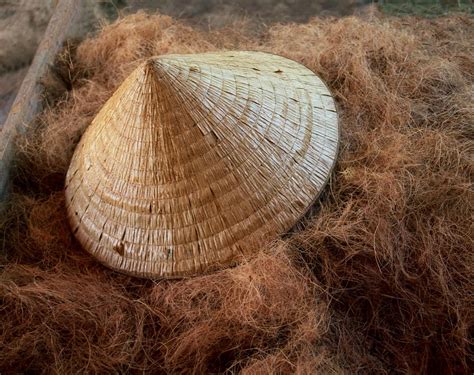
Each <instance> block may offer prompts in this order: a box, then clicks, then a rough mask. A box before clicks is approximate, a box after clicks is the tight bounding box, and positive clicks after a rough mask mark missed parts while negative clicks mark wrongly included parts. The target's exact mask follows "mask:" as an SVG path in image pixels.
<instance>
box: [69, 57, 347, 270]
mask: <svg viewBox="0 0 474 375" xmlns="http://www.w3.org/2000/svg"><path fill="white" fill-rule="evenodd" d="M338 136H339V132H338V119H337V114H336V109H335V105H334V101H333V99H332V97H331V95H330V93H329V92H328V90H327V88H326V86H325V85H324V83H323V82H322V81H321V80H320V79H319V78H318V77H317V76H316V75H315V74H314V73H312V72H311V71H310V70H309V69H307V68H305V67H304V66H302V65H300V64H298V63H296V62H294V61H291V60H288V59H286V58H283V57H280V56H276V55H271V54H267V53H261V52H220V53H204V54H195V55H166V56H160V57H155V58H151V59H149V60H148V61H146V62H145V63H143V64H142V65H140V66H139V67H138V68H137V69H136V70H135V71H134V72H133V73H132V74H131V75H130V76H129V77H128V78H127V79H126V80H125V81H124V82H123V83H122V85H121V86H120V87H119V88H118V90H117V91H116V92H115V93H114V95H113V96H112V97H111V98H110V99H109V100H108V101H107V103H106V104H105V105H104V106H103V108H102V109H101V111H100V112H99V113H98V115H97V116H96V117H95V119H94V120H93V122H92V124H91V125H90V126H89V128H88V129H87V130H86V132H85V133H84V135H83V137H82V139H81V141H80V143H79V145H78V146H77V148H76V151H75V153H74V156H73V159H72V161H71V165H70V168H69V171H68V174H67V177H66V204H67V209H68V217H69V220H70V223H71V226H72V229H73V231H74V233H75V235H76V237H77V238H78V240H79V241H80V243H81V244H82V246H83V247H84V248H85V249H86V250H87V251H89V252H90V253H92V254H93V255H94V256H95V257H96V258H97V259H98V260H99V261H101V262H102V263H104V264H105V265H107V266H109V267H111V268H112V269H115V270H118V271H121V272H125V273H128V274H131V275H135V276H140V277H149V278H159V277H182V276H189V275H195V274H199V273H203V272H209V271H210V270H212V269H215V268H218V267H222V266H223V265H228V264H231V263H233V262H235V261H238V259H239V258H240V257H241V256H242V255H249V254H251V253H252V252H255V251H257V250H258V247H259V245H261V244H262V242H263V241H268V240H270V239H272V238H275V237H276V236H277V235H278V234H281V233H283V232H284V231H287V230H288V229H290V228H291V227H292V226H293V225H294V224H295V222H296V221H297V220H298V219H299V218H300V217H301V216H302V215H303V214H304V213H305V212H306V211H307V209H308V208H309V207H310V206H311V204H312V203H313V202H314V200H315V199H316V197H317V195H318V194H319V192H320V191H321V190H322V188H323V186H324V184H325V183H326V181H327V179H328V177H329V175H330V172H331V169H332V166H333V164H334V161H335V158H336V153H337V146H338Z"/></svg>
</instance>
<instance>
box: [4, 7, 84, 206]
mask: <svg viewBox="0 0 474 375" xmlns="http://www.w3.org/2000/svg"><path fill="white" fill-rule="evenodd" d="M84 9H85V8H84V0H60V1H59V2H58V5H57V6H56V9H55V11H54V13H53V15H52V17H51V20H50V21H49V24H48V27H47V29H46V31H45V34H44V37H43V40H42V41H41V43H40V45H39V47H38V49H37V51H36V55H35V57H34V59H33V62H32V63H31V66H30V68H29V70H28V73H27V74H26V77H25V79H24V80H23V83H22V85H21V87H20V90H19V91H18V94H17V97H16V99H15V101H14V103H13V105H12V107H11V109H10V113H9V114H8V117H7V120H6V122H5V124H4V127H3V129H2V130H1V132H0V208H1V207H2V206H3V203H4V202H5V200H6V197H7V195H8V190H9V181H10V174H11V171H12V166H13V163H14V159H15V140H16V138H17V136H18V135H21V134H24V133H25V132H26V130H27V129H28V128H29V127H30V126H31V124H32V123H33V121H34V119H35V116H36V115H37V114H38V113H40V112H41V110H42V109H43V93H44V88H43V85H42V84H41V81H42V79H43V78H45V77H47V75H48V72H49V71H50V69H51V67H52V65H53V63H54V59H55V57H56V55H57V54H58V52H59V51H60V50H61V48H62V46H63V43H64V42H65V40H66V39H68V38H72V37H78V36H80V35H81V34H82V33H83V32H84V30H82V29H81V24H82V23H81V22H80V21H81V18H82V17H83V16H84V14H85V11H84Z"/></svg>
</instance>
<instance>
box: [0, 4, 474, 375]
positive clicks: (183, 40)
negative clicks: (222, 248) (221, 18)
mask: <svg viewBox="0 0 474 375" xmlns="http://www.w3.org/2000/svg"><path fill="white" fill-rule="evenodd" d="M240 29H241V28H240V27H238V25H236V26H235V27H233V28H229V29H227V30H220V31H213V32H203V31H196V30H194V29H192V28H190V27H188V26H185V25H183V24H181V23H179V22H177V21H174V20H172V19H171V18H169V17H164V16H160V15H155V16H149V15H145V14H142V13H139V14H136V15H132V16H129V17H126V18H123V19H122V20H120V21H118V22H116V23H114V24H112V25H110V26H107V27H105V28H104V29H103V30H102V31H101V32H100V33H99V34H98V35H97V36H96V37H94V38H91V39H88V40H85V41H84V42H82V43H81V44H80V45H78V46H77V48H69V49H67V50H65V52H64V53H63V54H62V55H61V56H60V57H59V60H58V67H57V69H58V72H61V74H62V76H63V79H64V80H65V81H66V82H67V83H68V87H70V90H69V91H68V92H67V93H66V94H65V95H63V96H61V97H60V99H59V100H56V101H55V102H54V103H53V104H52V105H51V106H50V107H49V108H48V109H47V110H45V111H44V113H42V114H41V115H40V117H39V119H38V126H37V127H36V128H35V130H32V131H30V133H29V134H27V135H26V136H25V137H24V138H23V139H22V140H21V141H20V142H19V149H20V153H19V157H18V163H17V164H18V165H17V173H16V177H15V181H14V191H13V195H12V197H11V200H10V202H9V207H8V211H7V213H6V215H4V216H3V217H2V222H1V224H0V232H1V235H2V238H3V252H2V255H1V256H2V258H1V261H2V265H3V266H2V269H1V271H0V272H1V273H0V298H1V302H0V303H1V304H0V309H1V315H2V319H1V320H0V342H1V344H0V349H1V350H0V369H1V370H2V373H3V374H8V373H18V372H28V373H61V374H63V373H118V372H130V373H135V372H142V371H149V372H153V373H163V374H165V373H219V372H228V373H237V372H241V373H244V374H266V373H299V374H314V373H323V374H326V373H351V374H352V373H364V374H367V373H377V374H380V373H443V374H454V373H457V374H462V373H466V374H467V373H469V371H470V369H472V366H473V361H472V352H470V351H469V350H470V345H472V332H473V323H474V322H473V320H474V314H473V311H474V296H473V291H474V288H473V282H474V263H473V261H474V259H473V258H474V252H473V251H472V250H473V248H474V243H473V238H472V217H473V204H474V193H473V189H472V188H473V186H472V181H473V163H472V155H473V154H472V153H473V136H474V129H473V120H474V109H473V105H472V103H473V83H474V76H473V72H474V57H473V56H474V50H473V45H472V40H474V21H473V19H472V18H467V17H461V16H451V17H449V18H439V19H435V20H421V19H414V18H402V19H383V18H373V19H365V20H364V19H360V18H355V17H349V18H343V19H338V20H336V19H329V20H328V19H326V20H322V19H314V20H312V21H310V22H309V23H306V24H300V25H296V24H288V25H276V26H272V27H270V28H269V29H268V30H266V31H265V33H264V34H263V35H260V36H259V37H254V36H249V35H248V34H247V35H245V34H243V33H242V32H241V31H240ZM223 48H227V49H229V48H239V49H254V50H265V51H269V52H273V53H277V54H281V55H284V56H286V57H289V58H292V59H294V60H296V61H299V62H301V63H303V64H305V65H306V66H308V67H309V68H310V69H312V70H313V71H315V72H316V73H317V74H319V75H320V76H321V77H322V78H323V79H324V80H325V81H326V82H327V83H328V85H329V86H330V88H331V89H332V91H333V93H334V95H335V97H336V98H337V101H338V105H339V107H340V113H341V125H342V129H341V131H342V134H341V137H342V148H341V150H340V155H339V159H338V164H337V168H336V170H335V172H334V175H333V177H332V181H331V184H330V187H329V188H328V189H327V191H326V193H325V194H324V196H323V197H322V198H321V199H320V201H319V202H318V203H317V205H316V208H315V211H317V214H316V215H313V216H312V217H308V218H307V219H305V222H304V223H302V224H301V225H300V226H299V228H297V229H295V230H294V231H293V233H291V234H289V235H287V236H285V238H284V239H281V240H279V241H277V242H275V243H272V244H269V245H268V247H267V248H265V249H262V251H261V252H260V253H259V254H258V255H256V256H255V257H254V258H252V259H248V260H247V261H245V262H244V263H243V264H241V265H240V266H237V267H234V268H230V269H227V270H224V271H220V272H217V273H214V274H210V275H206V276H201V277H196V278H191V279H184V280H179V281H160V282H153V281H144V280H140V279H134V278H131V277H128V276H124V275H120V274H117V273H114V272H112V271H110V270H108V269H106V268H104V267H103V266H101V265H99V264H97V263H96V262H95V261H94V260H93V259H92V258H91V257H90V256H89V255H88V254H87V253H86V252H84V251H83V250H82V249H80V247H79V246H78V244H77V242H76V241H75V240H74V238H73V236H72V235H71V232H70V230H69V228H68V225H67V223H66V217H65V208H64V198H63V190H62V189H63V183H64V176H65V172H66V170H67V167H68V163H69V160H70V158H71V155H72V152H73V150H74V146H75V144H76V143H77V141H78V139H79V137H80V135H81V133H82V132H83V131H84V129H85V128H86V127H87V125H88V124H89V123H90V121H91V120H92V118H93V117H94V115H95V114H96V113H97V111H98V110H99V109H100V107H101V106H102V104H103V103H104V102H105V101H106V100H107V98H108V97H110V95H111V94H112V92H113V91H114V89H115V88H116V87H117V86H118V85H119V84H120V82H121V81H122V80H123V79H124V77H125V76H126V75H127V74H128V73H129V72H130V71H131V70H132V69H133V68H134V67H136V66H137V65H138V64H139V63H140V62H141V61H142V60H143V59H145V58H147V57H149V56H152V55H158V54H164V53H172V52H177V53H178V52H179V53H186V52H202V51H209V50H217V49H223Z"/></svg>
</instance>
